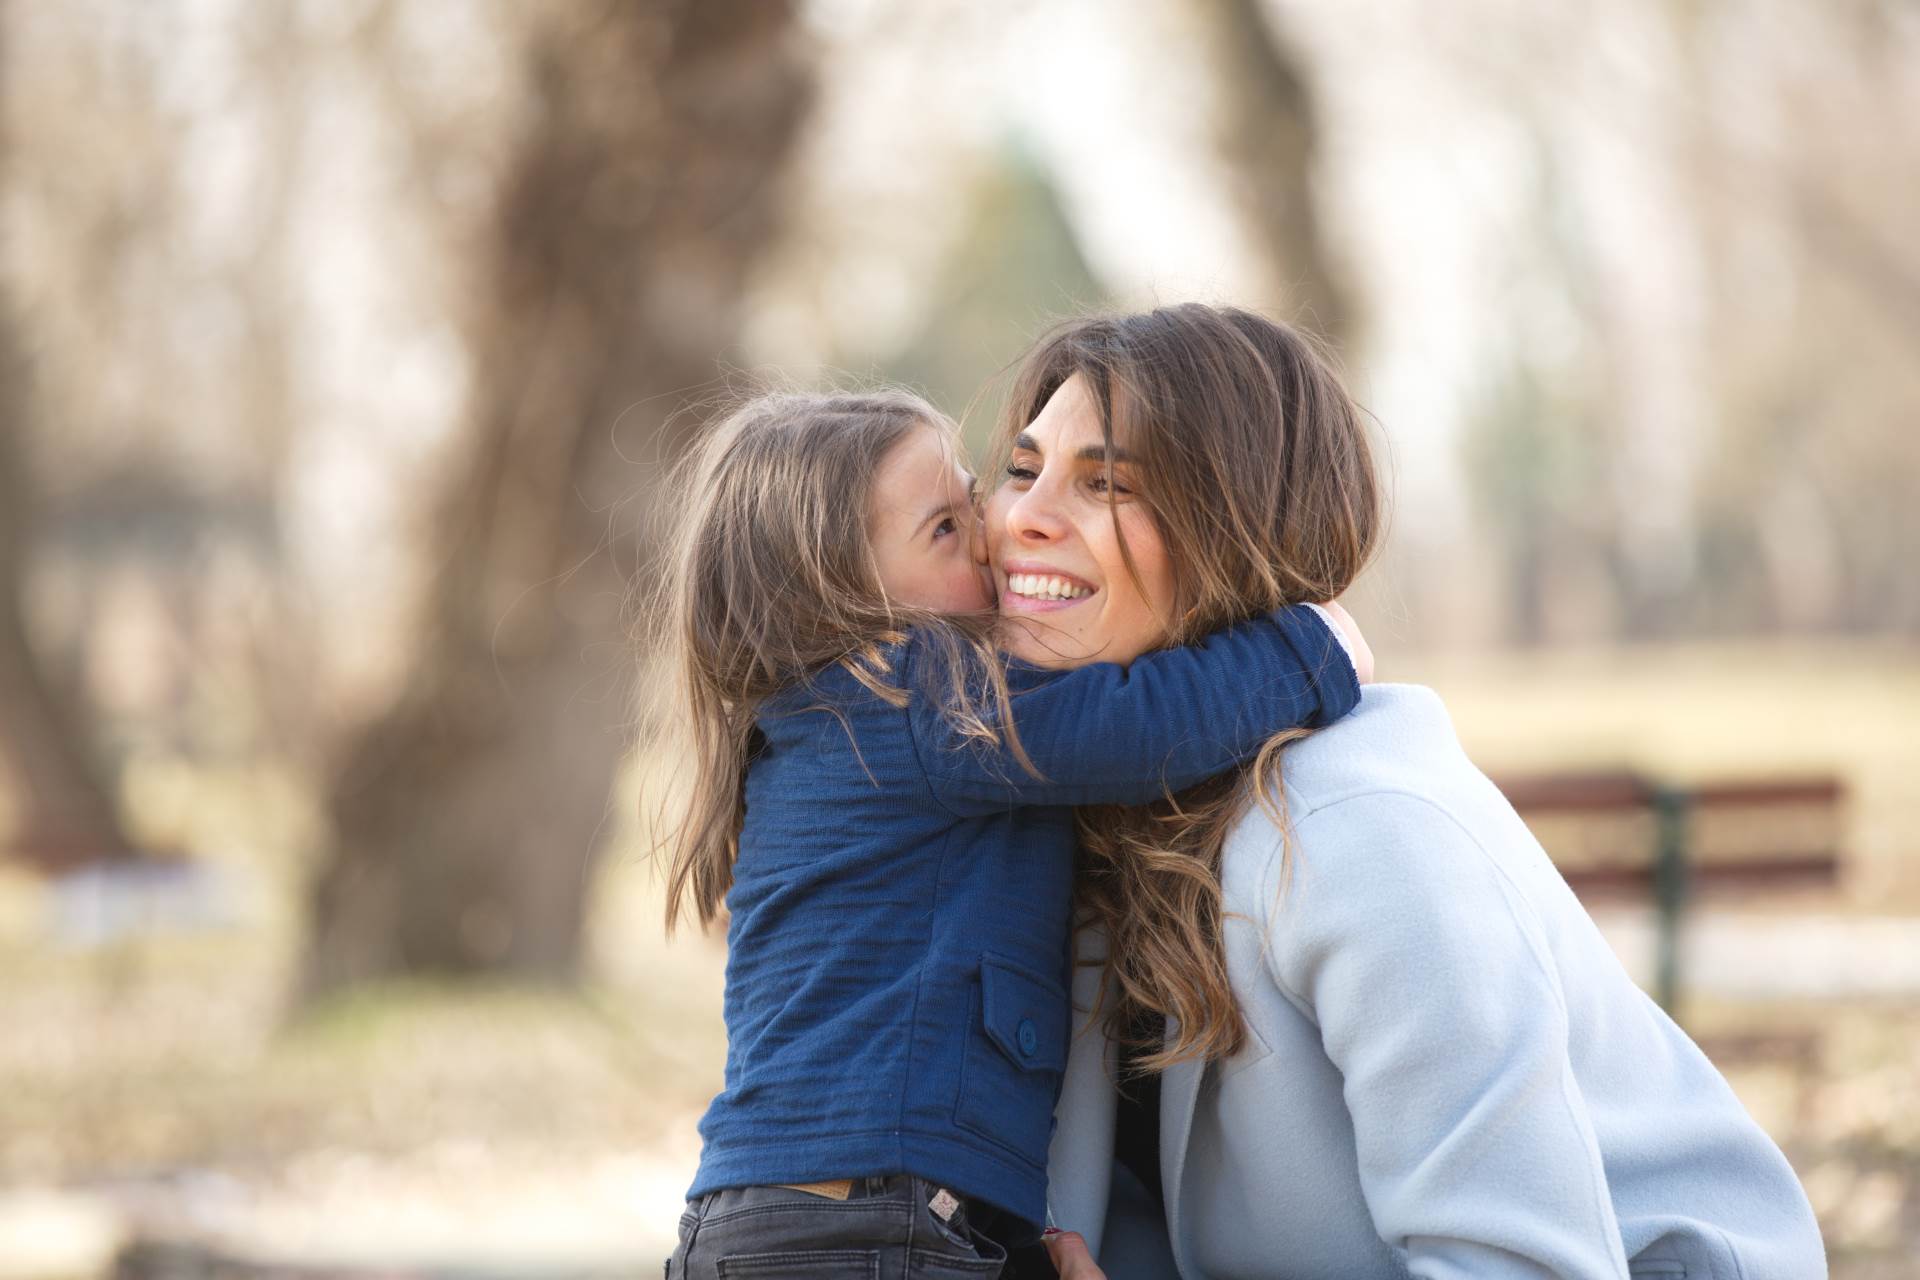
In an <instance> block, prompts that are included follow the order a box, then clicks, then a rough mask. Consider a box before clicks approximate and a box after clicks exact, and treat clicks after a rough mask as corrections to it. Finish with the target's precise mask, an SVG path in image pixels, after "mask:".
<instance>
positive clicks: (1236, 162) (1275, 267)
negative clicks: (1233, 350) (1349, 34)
mask: <svg viewBox="0 0 1920 1280" xmlns="http://www.w3.org/2000/svg"><path fill="white" fill-rule="evenodd" d="M1190 3H1191V4H1192V6H1193V10H1194V12H1195V14H1196V16H1197V17H1198V19H1199V21H1200V25H1201V30H1202V31H1203V33H1204V44H1205V46H1206V48H1205V56H1206V57H1207V59H1208V66H1209V67H1210V68H1211V69H1212V70H1213V71H1214V72H1215V73H1216V75H1217V77H1218V80H1217V83H1218V87H1219V95H1220V98H1219V112H1220V114H1219V117H1218V119H1217V123H1216V136H1217V138H1218V145H1219V149H1220V155H1221V158H1222V159H1223V160H1224V161H1225V162H1226V164H1227V166H1228V170H1229V172H1230V174H1231V178H1230V182H1231V185H1232V191H1233V196H1234V200H1235V202H1236V204H1237V205H1238V206H1239V210H1240V215H1241V217H1242V218H1243V219H1244V220H1245V221H1246V223H1247V225H1248V226H1249V227H1251V228H1253V229H1254V234H1255V239H1256V242H1257V243H1259V244H1262V245H1264V247H1265V248H1266V250H1267V254H1268V258H1269V262H1270V266H1271V269H1272V271H1273V273H1274V277H1275V279H1276V282H1277V283H1278V285H1279V287H1280V289H1281V291H1282V296H1281V301H1282V303H1283V305H1284V306H1285V308H1286V310H1287V312H1288V313H1289V315H1288V318H1289V319H1292V320H1295V321H1297V322H1298V323H1300V324H1301V325H1303V326H1304V327H1306V328H1308V329H1310V330H1312V331H1313V332H1315V333H1318V334H1321V335H1323V336H1325V337H1327V338H1330V339H1334V340H1347V339H1350V338H1351V337H1352V336H1353V335H1352V334H1351V333H1350V332H1349V329H1350V327H1351V323H1352V314H1351V312H1350V309H1349V307H1348V305H1347V301H1346V297H1345V294H1344V292H1343V291H1342V289H1341V288H1340V286H1339V282H1338V281H1337V280H1336V279H1335V276H1334V272H1333V270H1332V268H1331V266H1330V265H1329V264H1328V262H1327V256H1326V249H1325V246H1324V245H1323V244H1322V243H1321V239H1320V222H1319V218H1318V217H1317V216H1316V214H1315V212H1314V203H1313V165H1314V146H1315V142H1316V139H1317V136H1318V124H1317V122H1316V120H1315V114H1314V107H1313V98H1312V95H1311V93H1310V92H1309V91H1308V87H1307V83H1306V80H1305V78H1304V75H1303V73H1302V70H1301V66H1300V60H1299V57H1298V55H1297V54H1296V53H1295V52H1294V50H1293V49H1292V47H1291V46H1290V45H1289V44H1288V43H1287V42H1286V41H1285V40H1284V39H1283V37H1282V35H1281V33H1280V32H1279V31H1278V30H1277V29H1275V27H1274V26H1273V24H1272V22H1271V21H1270V19H1269V18H1268V16H1267V15H1266V14H1264V13H1262V12H1261V7H1262V6H1261V0H1190Z"/></svg>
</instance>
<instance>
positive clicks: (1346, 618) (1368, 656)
mask: <svg viewBox="0 0 1920 1280" xmlns="http://www.w3.org/2000/svg"><path fill="white" fill-rule="evenodd" d="M1321 608H1323V609H1325V610H1326V611H1327V612H1328V613H1330V614H1332V615H1333V620H1334V621H1335V622H1337V623H1339V624H1340V634H1341V635H1342V636H1343V637H1345V639H1346V642H1347V650H1348V652H1350V653H1351V654H1353V669H1354V670H1355V671H1356V672H1358V673H1359V675H1360V683H1361V684H1372V683H1373V650H1372V649H1369V648H1368V647H1367V638H1366V637H1365V636H1363V635H1361V634H1360V624H1359V623H1357V622H1355V621H1354V620H1353V615H1352V614H1350V613H1348V612H1347V611H1346V610H1345V609H1343V608H1341V607H1340V602H1339V601H1338V600H1329V601H1327V602H1326V604H1324V605H1322V606H1321Z"/></svg>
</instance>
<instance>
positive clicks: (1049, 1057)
mask: <svg viewBox="0 0 1920 1280" xmlns="http://www.w3.org/2000/svg"><path fill="white" fill-rule="evenodd" d="M980 1015H981V1022H982V1023H983V1024H984V1026H985V1027H986V1032H987V1035H988V1037H989V1038H991V1039H992V1041H993V1042H994V1043H995V1044H996V1045H999V1046H1000V1052H1002V1053H1004V1054H1006V1055H1007V1057H1008V1059H1009V1060H1011V1061H1012V1062H1013V1063H1014V1065H1015V1066H1018V1067H1021V1068H1023V1069H1025V1070H1027V1071H1065V1070H1066V1069H1067V1016H1068V1015H1067V993H1066V992H1065V991H1064V990H1062V989H1061V988H1060V986H1059V985H1058V984H1056V983H1053V982H1049V981H1047V980H1046V979H1045V978H1041V977H1038V976H1036V975H1034V974H1031V973H1028V972H1026V971H1025V970H1024V969H1017V968H1015V967H1014V966H1013V965H1011V964H1008V963H1007V962H1006V961H1004V960H1000V959H997V958H995V957H993V956H983V957H981V960H980Z"/></svg>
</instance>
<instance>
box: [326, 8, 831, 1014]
mask: <svg viewBox="0 0 1920 1280" xmlns="http://www.w3.org/2000/svg"><path fill="white" fill-rule="evenodd" d="M562 9H564V11H565V12H566V14H567V16H566V17H560V16H557V11H559V10H562ZM510 12H516V13H518V14H520V15H523V17H524V18H525V20H526V22H527V27H526V30H525V33H524V34H525V39H524V44H523V45H522V48H523V51H524V56H525V58H526V59H527V66H528V69H529V71H530V76H529V79H530V82H531V84H532V86H533V97H532V100H531V101H530V102H529V103H528V106H527V109H526V114H525V117H524V119H525V132H524V134H523V135H522V136H521V138H520V139H519V141H518V143H517V144H516V147H515V155H514V158H513V160H512V161H511V163H510V166H509V171H508V173H507V177H506V180H505V183H504V187H503V189H502V191H501V194H500V199H499V204H498V211H497V221H496V224H495V226H494V229H493V233H492V234H493V240H492V248H491V252H492V254H493V260H492V262H491V263H490V264H489V265H488V266H487V267H486V269H485V271H486V274H485V282H484V286H483V289H482V291H481V293H482V296H481V297H480V298H479V299H478V301H477V302H476V304H475V313H474V320H473V324H472V328H471V330H470V336H469V341H470V344H471V347H472V349H473V351H474V352H475V355H476V360H475V367H476V368H477V369H478V370H480V372H479V374H478V376H477V378H476V385H475V396H474V399H473V402H472V405H471V408H470V410H469V413H470V417H471V420H472V430H471V435H470V440H469V443H468V444H467V445H466V446H465V449H466V452H467V454H468V457H469V465H468V466H467V467H466V468H465V471H464V474H462V475H461V476H460V477H459V479H458V482H457V483H456V484H454V485H453V486H452V487H451V489H450V491H449V492H448V493H447V494H446V495H445V496H444V499H443V500H442V502H441V503H440V504H439V507H438V510H437V513H436V518H435V521H434V528H435V530H436V532H435V534H434V537H435V539H436V546H437V547H438V556H437V561H436V562H437V563H438V565H439V566H440V567H439V570H438V576H437V580H436V583H435V587H434V597H433V602H432V605H431V607H430V610H429V615H428V616H429V618H430V628H429V632H428V634H427V635H426V636H425V637H424V638H423V640H422V643H421V645H420V649H419V660H418V663H417V666H416V669H415V673H414V675H413V678H412V679H411V681H410V682H409V684H408V685H407V691H406V693H405V695H404V696H403V697H402V698H401V699H400V701H399V702H398V703H397V705H395V706H393V707H392V708H391V709H390V710H389V711H388V712H387V713H386V714H385V715H383V716H382V717H380V718H379V719H378V720H377V721H376V722H375V723H373V724H371V725H369V726H368V727H367V728H366V730H365V732H364V733H363V734H361V735H360V737H359V740H358V741H357V742H356V743H354V744H353V746H352V749H351V751H350V752H349V754H348V756H347V759H346V761H345V764H344V767H343V768H342V769H341V770H340V772H339V774H338V777H337V778H336V780H335V781H334V784H333V788H332V800H331V810H332V817H333V822H334V832H335V841H336V844H335V847H334V849H333V852H332V856H331V859H330V861H329V862H328V863H327V865H326V866H325V867H324V868H323V870H322V871H321V873H320V875H319V877H318V880H317V882H316V884H315V886H314V890H313V897H312V902H311V919H312V925H313V937H312V941H311V944H310V949H309V953H308V962H307V966H306V970H305V975H304V983H303V986H304V994H306V995H307V996H309V997H311V996H314V995H317V994H320V993H324V992H326V991H329V990H332V989H335V988H338V987H341V986H343V985H346V984H350V983H353V982H356V981H360V980H364V979H368V978H374V977H379V976H384V975H391V974H397V973H403V972H419V971H437V972H443V973H479V972H500V973H511V974H515V975H521V976H529V977H535V978H542V979H553V980H565V979H567V978H570V977H571V976H572V975H573V973H574V971H575V968H576V965H577V961H578V953H579V942H580V929H581V922H582V910H583V906H584V902H585V892H586V889H587V887H588V884H589V868H590V866H591V864H592V860H593V857H594V853H595V847H596V843H597V841H598V840H599V838H600V836H601V834H602V831H603V827H604V824H605V821H606V818H607V805H608V797H609V789H610V784H611V781H612V778H613V775H614V769H615V765H616V764H617V762H618V761H619V759H620V757H621V756H622V755H623V753H624V751H625V750H626V748H627V747H628V746H629V745H630V744H629V741H628V737H629V734H630V732H631V730H630V726H629V723H628V720H629V703H628V699H627V696H626V695H627V693H628V692H629V688H630V685H631V680H630V674H629V673H630V671H631V668H632V664H633V662H634V660H635V656H634V655H633V654H632V653H630V652H629V650H628V646H627V640H626V637H625V634H624V632H623V622H622V601H623V597H624V594H625V589H626V583H625V581H624V580H623V578H622V572H623V565H622V561H623V560H626V561H629V562H631V561H632V560H633V559H634V554H633V553H636V552H637V550H638V548H637V547H636V546H635V544H634V540H633V539H632V537H631V536H630V535H629V533H628V532H626V531H624V530H622V529H620V528H618V527H617V525H616V517H617V515H618V511H619V506H618V504H620V503H621V502H622V501H623V500H625V499H627V498H629V497H631V496H632V495H633V493H634V492H635V491H636V490H637V489H638V488H639V487H640V485H641V484H642V483H643V481H644V479H645V476H644V475H643V474H642V473H641V471H640V470H639V469H637V468H636V467H635V465H634V464H633V463H632V462H631V461H630V460H631V459H658V458H664V457H670V456H672V455H673V454H674V453H676V452H677V451H678V449H679V445H680V439H679V437H680V436H681V435H682V434H684V432H685V430H686V428H685V426H684V420H683V419H680V420H676V419H675V418H674V413H675V410H677V409H678V408H680V407H681V405H682V403H683V402H684V400H685V398H686V397H687V395H688V393H689V392H690V391H693V390H697V389H698V388H700V387H701V386H702V384H709V383H710V382H711V379H712V378H713V376H714V374H715V372H716V370H717V364H716V361H717V360H718V359H719V358H721V357H722V356H723V355H724V354H725V353H726V351H727V349H728V348H729V346H731V345H732V344H733V343H734V342H735V341H736V340H737V335H738V320H739V316H738V311H739V305H740V296H741V291H742V284H743V277H744V274H745V271H746V268H747V267H748V265H749V263H750V261H751V260H752V258H753V256H754V254H755V252H756V251H757V250H758V249H759V248H760V247H761V246H762V245H763V244H764V243H765V241H766V240H767V239H768V238H769V236H770V233H771V230H772V226H771V224H772V217H773V214H774V212H775V208H774V183H773V182H772V177H773V175H774V174H775V173H776V172H777V171H778V169H779V167H780V164H781V161H782V159H783V157H784V156H785V154H786V153H787V152H788V150H789V148H790V143H791V141H792V138H793V135H794V132H795V126H796V124H797V122H798V120H799V118H800V115H801V112H802V108H803V106H804V105H805V101H806V99H807V97H808V92H809V88H810V82H809V79H808V77H807V74H806V71H805V68H804V66H803V64H802V61H801V58H800V50H799V49H798V47H797V45H796V39H797V32H796V31H795V29H794V23H793V15H792V11H791V6H790V5H789V4H787V3H773V2H769V0H700V2H699V3H694V2H693V0H681V2H680V3H672V4H655V5H634V4H630V3H626V2H625V0H618V2H612V0H609V2H607V3H601V4H597V5H586V6H582V5H572V6H548V7H541V8H540V9H539V10H537V11H536V10H534V9H532V8H529V9H525V10H512V11H510ZM535 12H538V13H540V14H542V15H544V16H540V17H535V16H532V15H533V14H534V13H535ZM583 659H587V660H589V661H590V664H591V665H588V663H583Z"/></svg>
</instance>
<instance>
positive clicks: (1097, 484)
mask: <svg viewBox="0 0 1920 1280" xmlns="http://www.w3.org/2000/svg"><path fill="white" fill-rule="evenodd" d="M1087 483H1088V484H1090V485H1091V486H1092V487H1093V491H1094V492H1095V493H1105V492H1107V478H1106V477H1105V476H1095V477H1093V479H1091V480H1089V481H1088V482H1087ZM1113 492H1115V493H1117V494H1121V495H1131V494H1132V493H1133V490H1131V489H1129V488H1127V486H1125V485H1123V484H1120V483H1119V482H1117V481H1116V482H1115V483H1114V486H1113Z"/></svg>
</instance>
